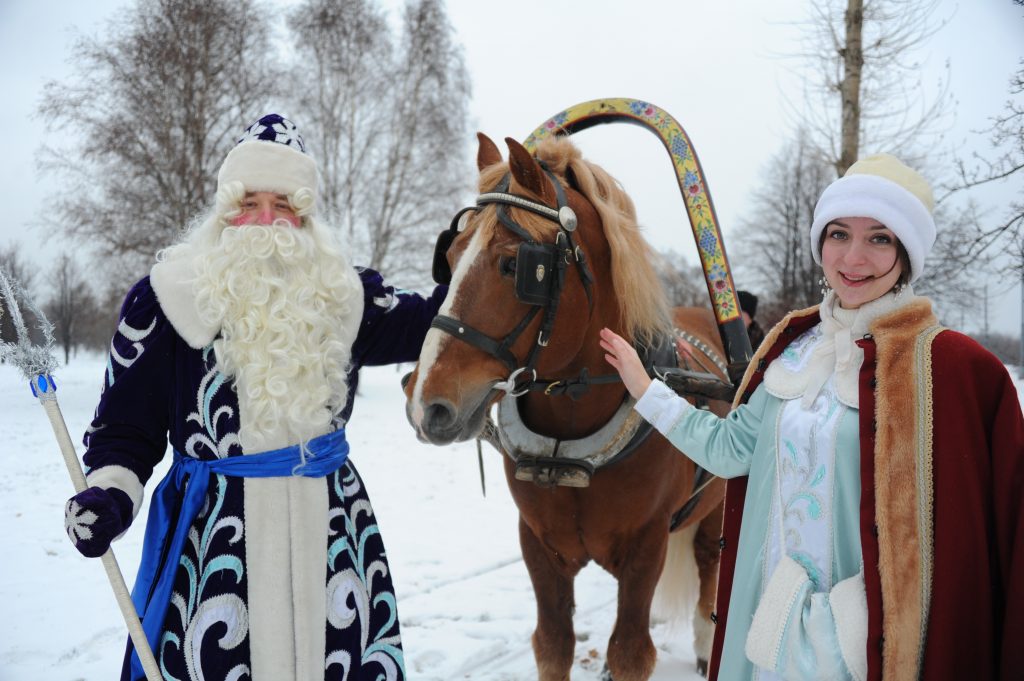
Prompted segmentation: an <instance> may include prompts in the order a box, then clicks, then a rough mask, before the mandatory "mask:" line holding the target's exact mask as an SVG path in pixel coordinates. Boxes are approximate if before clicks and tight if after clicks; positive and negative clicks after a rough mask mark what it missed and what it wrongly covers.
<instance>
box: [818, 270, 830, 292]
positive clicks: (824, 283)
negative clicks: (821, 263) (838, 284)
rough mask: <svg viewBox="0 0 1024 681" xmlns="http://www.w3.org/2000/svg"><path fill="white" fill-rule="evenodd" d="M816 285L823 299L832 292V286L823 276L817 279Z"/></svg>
mask: <svg viewBox="0 0 1024 681" xmlns="http://www.w3.org/2000/svg"><path fill="white" fill-rule="evenodd" d="M818 284H819V285H820V286H821V296H822V297H823V298H824V297H825V296H827V295H828V292H829V291H831V290H832V285H831V284H829V283H828V279H826V278H825V276H824V275H822V277H821V278H820V279H818Z"/></svg>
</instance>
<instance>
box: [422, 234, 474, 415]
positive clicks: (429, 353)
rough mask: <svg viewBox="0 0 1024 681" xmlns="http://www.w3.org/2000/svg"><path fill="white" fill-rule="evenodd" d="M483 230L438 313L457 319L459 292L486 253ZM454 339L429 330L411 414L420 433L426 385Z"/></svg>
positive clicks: (471, 242)
mask: <svg viewBox="0 0 1024 681" xmlns="http://www.w3.org/2000/svg"><path fill="white" fill-rule="evenodd" d="M482 231H483V230H479V229H478V230H477V231H476V233H475V234H473V237H472V238H471V239H470V240H469V245H468V246H466V250H464V251H463V252H462V255H461V256H460V257H459V262H458V264H457V265H456V266H455V271H454V272H452V282H451V284H449V286H448V295H447V296H445V299H444V303H443V304H442V305H441V309H440V310H439V311H438V314H443V315H445V316H448V317H452V318H455V315H454V314H452V308H453V307H454V306H455V301H456V300H458V298H459V289H460V288H461V286H462V282H463V280H464V279H465V278H466V274H467V273H468V272H469V270H471V269H472V268H473V263H475V262H476V259H477V257H478V256H479V255H480V252H481V251H482V250H483V236H482ZM453 340H454V339H453V338H452V336H451V335H450V334H448V333H445V332H444V331H442V330H441V329H434V328H431V329H430V330H429V331H427V336H426V338H424V339H423V347H422V348H421V349H420V359H419V371H418V372H417V373H416V385H415V387H414V388H413V391H412V414H411V415H412V422H413V426H415V428H416V430H417V431H419V432H422V425H423V385H424V384H425V383H426V382H427V376H429V375H430V372H431V371H432V370H433V368H434V363H435V362H437V358H438V357H439V356H440V355H441V351H442V350H443V349H444V348H445V347H446V346H447V345H448V343H451V342H452V341H453Z"/></svg>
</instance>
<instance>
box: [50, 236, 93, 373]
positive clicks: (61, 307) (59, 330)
mask: <svg viewBox="0 0 1024 681" xmlns="http://www.w3.org/2000/svg"><path fill="white" fill-rule="evenodd" d="M49 271H50V273H51V284H52V285H53V294H52V296H51V297H50V300H49V301H48V302H47V304H46V305H45V306H44V310H45V311H46V315H47V317H49V319H50V321H51V322H52V323H53V331H54V338H55V339H56V341H57V342H58V343H59V344H60V346H61V347H62V348H63V349H64V363H65V364H67V363H68V361H69V360H70V359H71V351H72V350H73V349H74V348H75V346H76V345H77V344H78V339H77V334H78V324H79V322H80V321H81V319H82V317H83V315H87V314H90V313H92V310H91V309H89V308H91V307H93V300H92V296H91V294H90V293H89V289H88V285H87V283H86V281H85V277H84V276H83V274H82V269H81V266H80V265H79V264H78V262H77V261H76V260H75V259H74V258H73V257H72V256H71V255H70V254H69V253H68V252H66V251H65V252H64V253H61V255H60V256H59V257H58V258H57V259H56V260H55V261H53V262H52V263H51V266H50V268H49Z"/></svg>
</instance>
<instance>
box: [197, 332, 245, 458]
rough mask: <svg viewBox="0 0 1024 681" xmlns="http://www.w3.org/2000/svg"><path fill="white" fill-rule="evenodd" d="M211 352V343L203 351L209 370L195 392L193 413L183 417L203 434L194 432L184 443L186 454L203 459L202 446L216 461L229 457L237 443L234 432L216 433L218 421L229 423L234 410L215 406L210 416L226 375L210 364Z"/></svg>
mask: <svg viewBox="0 0 1024 681" xmlns="http://www.w3.org/2000/svg"><path fill="white" fill-rule="evenodd" d="M212 353H213V344H212V343H211V344H210V345H207V346H206V347H205V348H203V366H205V367H207V369H208V370H207V372H206V374H205V375H204V376H203V379H202V380H201V381H200V382H199V388H198V389H197V390H196V410H195V411H193V412H191V413H189V415H188V416H186V417H185V422H186V423H188V422H190V421H194V422H195V423H197V424H199V427H200V428H202V429H203V430H202V432H199V433H193V434H192V435H191V436H189V438H188V440H186V441H185V453H186V454H187V455H188V456H191V457H194V458H197V459H200V458H202V456H200V454H199V450H200V449H201V448H202V447H206V448H208V449H209V450H210V451H211V452H212V453H213V455H214V456H215V457H217V458H218V459H223V458H225V457H227V456H228V451H229V449H230V448H231V446H232V445H237V444H238V433H237V432H228V433H223V434H220V433H218V432H217V431H218V424H219V423H220V422H221V420H222V419H227V420H228V421H229V422H230V419H231V417H233V416H234V414H235V410H234V409H232V408H231V406H230V405H227V404H225V405H222V406H220V407H218V408H217V410H216V411H215V412H213V413H212V414H211V413H210V409H211V405H212V404H213V398H214V396H215V395H216V394H217V392H218V391H219V390H220V389H221V388H222V387H224V385H225V384H226V383H227V376H225V375H224V374H222V373H221V372H220V371H219V370H218V369H217V363H216V362H215V361H214V362H211V361H210V356H211V354H212Z"/></svg>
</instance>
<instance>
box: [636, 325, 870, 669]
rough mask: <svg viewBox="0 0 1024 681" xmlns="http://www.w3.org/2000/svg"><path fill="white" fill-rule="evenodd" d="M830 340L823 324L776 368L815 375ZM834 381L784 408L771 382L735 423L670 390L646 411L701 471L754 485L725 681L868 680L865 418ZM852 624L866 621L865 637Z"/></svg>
mask: <svg viewBox="0 0 1024 681" xmlns="http://www.w3.org/2000/svg"><path fill="white" fill-rule="evenodd" d="M846 339H847V342H848V341H849V334H848V333H847V336H846ZM822 341H823V338H822V327H821V325H819V326H816V327H814V328H812V329H810V330H809V331H807V332H806V333H805V334H803V335H802V336H800V337H799V338H797V339H796V340H795V341H794V342H793V343H792V344H791V345H790V347H789V348H788V349H787V351H786V352H785V353H784V355H783V356H782V357H780V358H779V359H777V360H776V362H782V363H784V364H785V363H788V364H789V369H791V370H793V371H795V372H797V373H799V372H801V371H808V369H807V362H808V358H809V357H810V354H811V352H812V351H813V350H814V349H815V348H816V347H817V346H818V345H820V344H821V343H822ZM820 365H821V363H820V362H819V367H818V370H819V372H820V371H821V367H820ZM855 370H856V368H854V371H855ZM823 376H825V377H827V378H826V379H825V380H824V381H822V382H821V386H820V388H817V387H816V388H815V389H814V390H811V391H810V393H811V394H812V395H814V396H813V397H812V398H807V399H801V398H800V397H796V398H791V399H783V398H780V397H779V396H776V395H772V394H770V393H769V390H768V389H766V387H765V385H764V384H762V385H760V386H759V387H758V388H757V389H756V390H755V391H754V393H753V395H752V396H751V398H750V400H749V402H748V403H747V404H744V405H741V406H740V407H738V408H737V409H735V410H734V411H733V412H732V413H730V414H729V415H728V416H727V417H725V418H719V417H718V416H715V415H714V414H712V413H710V412H707V411H701V410H698V409H695V408H692V407H690V406H689V405H688V403H685V402H684V401H683V400H682V398H680V397H678V396H677V395H675V393H674V392H672V391H671V390H670V389H669V388H667V387H666V386H665V385H664V384H663V383H661V382H660V381H655V382H654V383H652V385H651V387H650V388H649V389H648V391H647V393H645V395H644V396H643V397H642V398H641V400H640V401H639V402H638V403H637V406H636V409H637V411H638V412H640V414H641V415H642V416H644V418H646V419H647V420H649V421H651V423H653V424H654V425H655V427H657V428H658V429H659V430H660V431H661V432H662V433H663V434H664V435H665V436H666V437H667V438H668V439H669V441H670V442H672V444H673V445H675V446H676V447H677V448H678V449H680V450H681V451H682V452H685V454H686V456H688V457H690V458H691V459H693V460H694V461H695V462H697V463H698V464H699V465H700V466H703V467H704V468H706V469H707V470H709V471H711V472H712V473H714V474H715V475H718V476H720V477H722V478H733V477H738V476H744V475H746V476H748V478H749V479H748V483H747V492H746V499H745V503H744V508H743V518H742V525H741V531H740V537H739V542H740V545H739V547H738V552H737V557H736V571H735V575H734V579H733V591H732V594H731V597H730V600H729V615H728V628H727V630H726V632H725V639H724V647H723V654H722V660H721V666H720V670H719V678H720V679H723V680H725V681H733V680H736V679H761V680H764V681H767V680H768V679H776V678H784V679H808V680H811V679H813V680H815V681H821V680H822V679H859V678H861V673H862V669H861V665H859V664H857V662H856V659H855V658H857V657H862V658H864V659H865V662H864V665H865V667H866V654H865V653H864V648H865V645H866V612H867V606H866V601H865V599H864V596H863V574H862V570H861V562H862V558H861V547H860V489H861V486H860V445H859V435H858V429H859V426H858V411H857V409H856V408H854V407H851V406H848V405H847V404H844V403H843V401H841V400H840V399H839V397H838V394H837V389H836V380H835V376H834V375H829V374H828V371H827V369H826V371H825V372H824V373H823ZM779 463H780V465H777V464H779ZM780 509H781V511H780ZM773 576H774V577H775V579H774V580H773ZM770 582H771V583H772V588H771V589H769V588H768V587H769V583H770ZM837 585H840V586H839V587H838V589H834V587H837ZM766 591H768V592H769V594H768V595H767V596H766ZM762 600H764V602H765V607H764V608H763V610H762V612H759V613H758V616H757V618H755V612H756V611H757V610H758V606H759V604H761V603H762ZM851 618H852V620H853V621H854V622H859V621H860V619H859V618H862V619H863V622H862V623H861V624H862V628H863V632H861V631H860V630H859V629H858V626H857V624H853V625H851V624H850V621H851ZM752 623H753V625H752ZM751 631H753V632H754V634H753V635H751ZM748 637H750V639H751V640H749V641H748ZM858 644H859V650H858ZM844 646H845V648H844ZM844 653H845V654H844ZM751 654H752V656H753V657H754V659H755V660H756V661H757V662H758V665H755V664H753V663H752V662H751V660H750V658H749V657H748V656H749V655H751ZM850 659H853V660H854V661H853V662H852V663H850V662H848V660H850ZM851 667H852V671H851Z"/></svg>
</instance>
